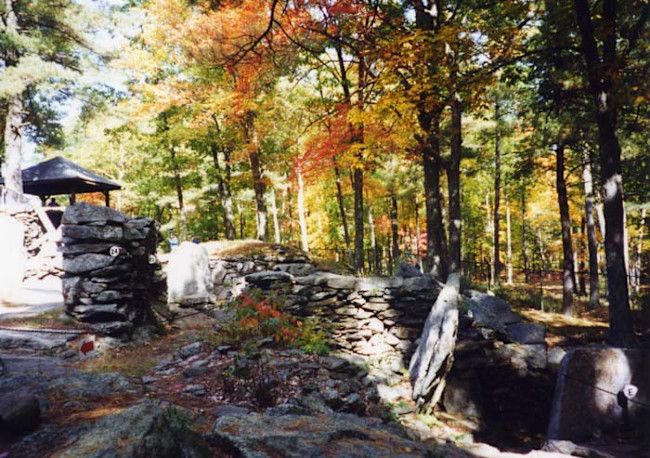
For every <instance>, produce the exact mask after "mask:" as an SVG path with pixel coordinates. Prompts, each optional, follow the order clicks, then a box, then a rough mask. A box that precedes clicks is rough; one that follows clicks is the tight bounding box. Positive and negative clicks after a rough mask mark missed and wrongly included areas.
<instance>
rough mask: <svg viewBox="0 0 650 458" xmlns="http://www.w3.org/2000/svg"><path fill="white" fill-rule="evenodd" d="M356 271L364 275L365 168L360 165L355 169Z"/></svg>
mask: <svg viewBox="0 0 650 458" xmlns="http://www.w3.org/2000/svg"><path fill="white" fill-rule="evenodd" d="M353 181H354V271H355V273H356V274H357V275H363V268H364V262H365V261H364V260H365V256H364V252H363V229H364V224H363V220H364V217H363V170H362V169H361V168H359V167H357V168H355V169H354V180H353Z"/></svg>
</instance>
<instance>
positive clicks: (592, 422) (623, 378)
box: [548, 348, 650, 443]
mask: <svg viewBox="0 0 650 458" xmlns="http://www.w3.org/2000/svg"><path fill="white" fill-rule="evenodd" d="M649 367H650V351H648V350H630V349H620V348H576V349H573V350H570V351H569V352H568V353H567V354H566V356H565V357H564V359H563V360H562V364H561V366H560V371H559V373H558V378H557V385H556V389H555V397H554V399H553V406H552V410H551V420H550V424H549V429H548V438H549V439H550V440H568V441H572V442H576V443H580V442H583V441H587V440H589V439H592V438H593V437H594V436H601V437H602V436H603V435H607V434H614V433H617V432H619V431H621V430H626V429H628V430H630V431H633V430H636V431H637V432H638V434H639V436H640V437H644V438H645V440H646V441H647V440H649V439H648V438H650V410H649V409H648V406H650V370H648V368H649ZM629 385H634V386H636V387H637V388H638V392H637V393H636V395H635V396H634V397H633V398H632V399H631V400H627V399H626V396H625V394H626V391H627V390H626V387H628V386H629ZM628 394H629V393H628Z"/></svg>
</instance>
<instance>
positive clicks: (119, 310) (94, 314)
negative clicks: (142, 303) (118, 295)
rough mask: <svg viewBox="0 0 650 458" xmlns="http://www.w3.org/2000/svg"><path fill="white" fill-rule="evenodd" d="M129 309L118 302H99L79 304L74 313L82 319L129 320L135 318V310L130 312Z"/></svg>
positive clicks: (87, 320) (93, 321) (92, 320)
mask: <svg viewBox="0 0 650 458" xmlns="http://www.w3.org/2000/svg"><path fill="white" fill-rule="evenodd" d="M129 311H130V310H129V308H128V307H125V306H120V305H118V304H97V305H78V306H76V307H75V308H74V310H73V312H72V313H73V315H74V316H75V317H77V319H78V320H80V321H84V322H89V323H97V322H100V321H113V320H122V321H128V320H130V319H132V318H134V316H133V312H131V313H129Z"/></svg>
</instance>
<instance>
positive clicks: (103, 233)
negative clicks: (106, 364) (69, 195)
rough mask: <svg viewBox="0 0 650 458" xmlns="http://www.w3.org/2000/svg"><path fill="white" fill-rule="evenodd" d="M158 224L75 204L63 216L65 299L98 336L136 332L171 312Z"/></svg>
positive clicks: (100, 208)
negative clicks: (159, 314) (136, 328)
mask: <svg viewBox="0 0 650 458" xmlns="http://www.w3.org/2000/svg"><path fill="white" fill-rule="evenodd" d="M157 242H158V238H157V231H156V227H155V224H154V221H153V220H151V219H148V218H139V219H127V218H126V216H125V215H124V214H122V213H120V212H118V211H116V210H113V209H111V208H108V207H98V206H94V205H90V204H87V203H79V204H75V205H73V206H71V207H68V209H67V210H66V211H65V213H64V214H63V219H62V246H61V247H60V251H61V252H62V253H63V269H64V272H65V273H64V277H63V297H64V302H65V305H66V309H67V313H68V314H70V315H72V316H74V317H75V318H77V319H78V320H80V321H82V322H85V323H88V325H89V326H90V328H91V329H92V330H94V331H95V332H99V333H103V334H108V335H112V336H117V335H125V334H129V333H131V332H132V330H133V329H134V326H136V325H140V324H144V323H146V322H149V321H152V320H153V319H154V311H156V310H157V311H162V310H164V308H165V307H166V290H167V285H166V282H165V275H164V273H163V271H162V268H161V266H160V264H159V262H158V260H157V258H156V246H157Z"/></svg>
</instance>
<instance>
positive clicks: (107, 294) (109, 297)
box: [94, 290, 133, 303]
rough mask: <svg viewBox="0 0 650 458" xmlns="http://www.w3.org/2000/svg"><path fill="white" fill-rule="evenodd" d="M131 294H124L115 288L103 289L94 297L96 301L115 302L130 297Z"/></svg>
mask: <svg viewBox="0 0 650 458" xmlns="http://www.w3.org/2000/svg"><path fill="white" fill-rule="evenodd" d="M132 297H133V294H131V293H128V294H124V293H122V292H121V291H115V290H105V291H102V292H100V293H99V294H97V295H96V296H95V297H94V299H95V301H97V302H101V303H106V302H115V301H119V300H122V299H131V298H132Z"/></svg>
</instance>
